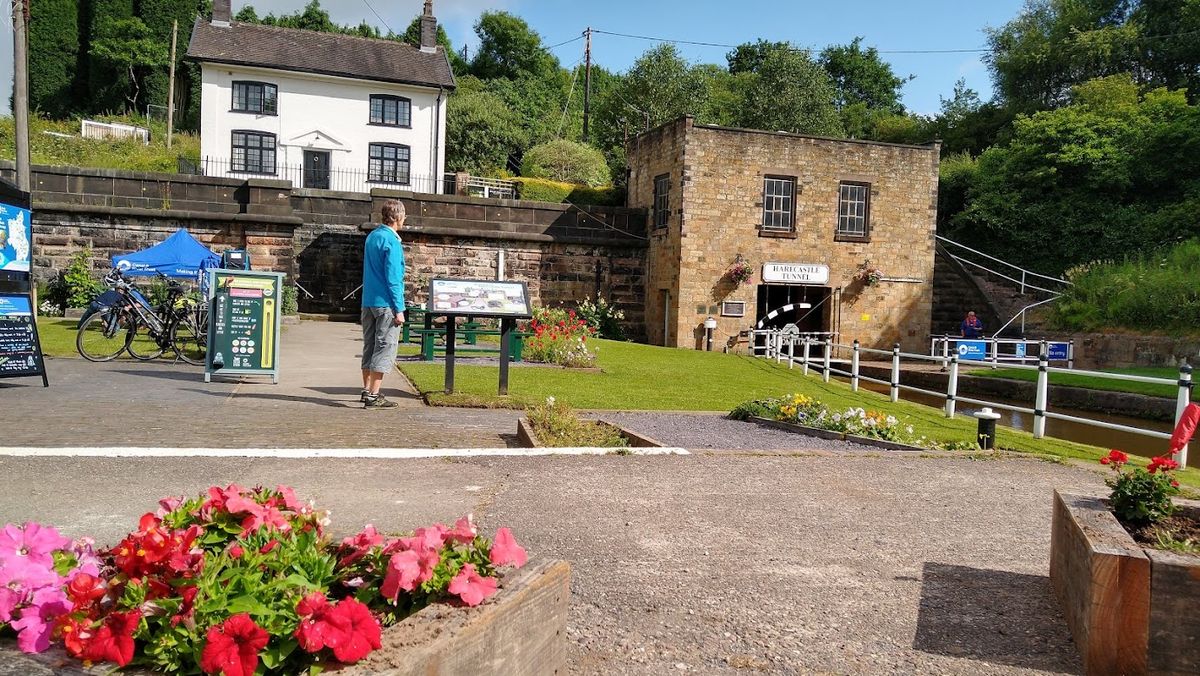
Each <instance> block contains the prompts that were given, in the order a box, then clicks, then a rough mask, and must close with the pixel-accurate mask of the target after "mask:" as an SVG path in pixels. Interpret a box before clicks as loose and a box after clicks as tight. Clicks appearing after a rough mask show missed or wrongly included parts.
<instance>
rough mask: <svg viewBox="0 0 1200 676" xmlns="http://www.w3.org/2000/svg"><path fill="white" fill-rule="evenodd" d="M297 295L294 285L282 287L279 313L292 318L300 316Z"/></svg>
mask: <svg viewBox="0 0 1200 676" xmlns="http://www.w3.org/2000/svg"><path fill="white" fill-rule="evenodd" d="M297 293H298V292H297V291H296V286H295V285H294V284H287V285H285V286H284V287H283V300H282V301H281V302H280V304H279V305H280V307H279V311H280V312H282V313H283V314H284V316H287V317H292V316H295V315H298V314H300V301H299V297H298V296H297Z"/></svg>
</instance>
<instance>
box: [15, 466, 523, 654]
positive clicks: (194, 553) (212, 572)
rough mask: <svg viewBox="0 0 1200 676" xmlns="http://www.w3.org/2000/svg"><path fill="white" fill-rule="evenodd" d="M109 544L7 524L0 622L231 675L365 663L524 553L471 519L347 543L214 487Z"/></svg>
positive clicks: (255, 499) (369, 533) (61, 641)
mask: <svg viewBox="0 0 1200 676" xmlns="http://www.w3.org/2000/svg"><path fill="white" fill-rule="evenodd" d="M159 504H160V509H159V510H157V511H156V512H153V513H148V514H146V515H144V516H143V517H142V518H141V519H140V521H139V523H138V527H137V530H136V531H134V532H132V533H130V534H129V535H128V536H127V537H125V538H124V539H122V540H121V541H120V542H119V543H117V544H116V545H115V546H113V547H111V548H108V549H97V548H96V547H95V545H94V543H93V542H92V541H91V540H88V539H81V540H77V541H71V540H68V539H67V538H64V537H62V536H61V535H60V534H59V533H58V532H57V531H56V530H55V529H54V528H51V527H46V526H42V525H39V524H36V523H29V524H25V525H24V526H16V525H12V524H9V525H7V526H6V527H5V528H4V530H3V531H0V632H5V631H11V632H15V633H16V637H17V646H18V648H19V649H20V650H21V651H24V652H29V653H37V652H42V651H45V650H47V649H48V648H50V647H51V646H54V645H60V646H61V647H62V648H63V649H65V651H66V653H67V654H68V655H70V656H71V657H74V658H76V659H78V660H81V661H84V662H109V663H112V664H115V665H117V666H126V665H139V666H143V667H146V668H149V669H153V670H158V671H165V672H170V673H178V672H191V673H195V672H198V671H202V672H204V673H209V674H226V675H227V676H239V675H249V674H254V673H256V672H257V673H298V672H301V671H306V670H308V671H310V672H312V671H318V670H320V669H322V668H324V667H326V666H331V665H336V664H347V663H355V662H358V661H359V660H361V659H363V658H364V657H365V656H367V655H368V654H369V653H371V652H373V651H375V650H377V649H379V648H380V647H381V634H382V628H383V627H385V626H388V625H392V624H395V623H397V622H399V621H401V620H403V619H404V618H406V617H408V616H410V615H412V614H413V613H415V612H416V611H418V610H420V609H421V608H423V607H425V606H428V605H429V604H431V603H434V602H439V601H450V602H452V603H455V604H460V605H464V606H477V605H479V604H480V603H482V602H483V601H484V600H485V599H487V598H489V597H491V596H492V595H494V594H495V593H496V591H497V580H498V569H500V568H501V567H504V566H514V567H519V566H521V565H523V564H524V563H525V561H526V555H525V551H524V549H522V548H521V547H520V546H519V545H518V544H517V543H516V542H515V541H514V539H513V537H512V534H511V532H509V530H508V529H507V528H501V529H499V530H498V531H497V532H496V535H495V537H494V538H493V539H492V540H488V539H486V538H484V537H482V536H481V535H480V534H479V533H478V529H477V528H476V526H475V524H474V523H473V522H472V520H471V518H470V516H467V517H463V518H461V519H459V520H458V521H456V522H455V524H454V526H453V527H450V528H447V527H446V526H443V525H441V524H434V525H433V526H429V527H427V528H419V529H417V530H416V532H415V533H414V534H413V535H412V536H410V537H400V538H389V537H386V536H384V535H383V534H381V533H379V532H377V531H376V530H375V528H374V527H372V526H367V527H366V528H364V529H363V530H362V531H361V532H360V533H358V534H356V535H354V536H351V537H348V538H345V539H344V540H341V541H331V540H330V539H329V538H328V537H327V536H326V535H325V534H324V528H325V526H327V525H328V518H327V512H325V511H323V510H319V509H316V508H315V507H313V506H312V505H311V504H309V503H303V502H300V501H299V500H298V499H297V498H296V496H295V494H294V492H293V491H292V490H291V489H290V488H287V487H279V488H277V489H275V490H269V489H264V488H254V489H249V490H248V489H244V488H242V487H240V486H236V485H231V486H228V487H226V488H219V487H213V488H210V489H209V490H208V492H207V493H206V494H204V495H201V496H199V497H196V498H192V499H189V500H185V499H182V498H167V499H164V500H162V501H160V503H159Z"/></svg>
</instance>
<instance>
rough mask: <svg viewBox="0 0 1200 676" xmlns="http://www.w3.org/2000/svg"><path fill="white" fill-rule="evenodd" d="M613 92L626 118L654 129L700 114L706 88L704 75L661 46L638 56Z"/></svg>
mask: <svg viewBox="0 0 1200 676" xmlns="http://www.w3.org/2000/svg"><path fill="white" fill-rule="evenodd" d="M613 93H614V96H615V97H616V98H617V99H618V101H620V103H621V104H622V105H623V106H624V107H625V109H626V110H627V111H628V116H629V117H633V118H634V119H635V120H636V118H637V117H638V116H639V114H640V115H641V116H644V117H645V118H646V119H645V122H644V124H647V125H649V126H650V127H655V126H658V125H660V124H663V123H664V122H669V121H671V120H674V119H676V118H678V117H682V116H683V115H688V114H692V115H695V114H697V113H699V112H701V111H702V110H703V109H704V103H705V97H706V95H707V88H706V83H705V80H704V72H703V71H699V70H696V69H694V68H692V66H691V65H690V64H688V62H687V61H684V60H683V57H682V56H680V55H679V51H678V50H677V49H676V48H675V46H674V45H672V44H669V43H664V44H661V45H658V46H657V47H654V48H652V49H649V50H647V51H646V52H645V53H644V54H642V55H641V56H640V57H638V59H637V60H636V61H634V62H633V66H632V67H630V69H629V72H627V73H626V74H625V77H624V78H623V79H622V81H621V82H620V83H619V84H618V85H617V86H616V87H615V90H614V92H613ZM616 107H617V108H618V109H620V108H622V106H616ZM638 122H641V120H638ZM642 126H643V125H640V124H634V125H633V128H634V129H635V130H640V129H641V127H642Z"/></svg>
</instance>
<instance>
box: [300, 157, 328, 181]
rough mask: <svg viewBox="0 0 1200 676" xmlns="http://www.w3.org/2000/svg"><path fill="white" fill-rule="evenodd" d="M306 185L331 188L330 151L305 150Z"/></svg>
mask: <svg viewBox="0 0 1200 676" xmlns="http://www.w3.org/2000/svg"><path fill="white" fill-rule="evenodd" d="M304 187H305V188H315V189H317V190H328V189H329V151H327V150H305V151H304Z"/></svg>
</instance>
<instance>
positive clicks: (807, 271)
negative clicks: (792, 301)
mask: <svg viewBox="0 0 1200 676" xmlns="http://www.w3.org/2000/svg"><path fill="white" fill-rule="evenodd" d="M762 280H763V281H764V282H766V283H768V284H770V283H775V284H813V285H817V286H823V285H825V284H828V283H829V266H828V265H817V264H815V263H764V264H763V272H762Z"/></svg>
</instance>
